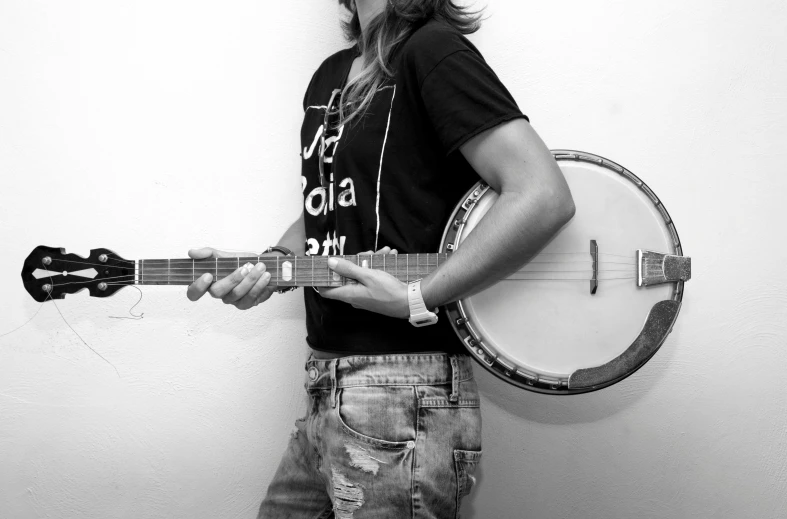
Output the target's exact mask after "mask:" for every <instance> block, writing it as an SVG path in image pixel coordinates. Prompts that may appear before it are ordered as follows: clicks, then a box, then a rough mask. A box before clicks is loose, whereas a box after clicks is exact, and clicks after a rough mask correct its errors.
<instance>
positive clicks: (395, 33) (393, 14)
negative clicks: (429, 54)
mask: <svg viewBox="0 0 787 519" xmlns="http://www.w3.org/2000/svg"><path fill="white" fill-rule="evenodd" d="M339 3H340V4H341V5H342V6H344V7H345V8H346V9H347V10H348V11H350V13H351V14H352V16H351V18H350V19H349V20H346V21H344V22H342V29H343V30H344V35H345V37H346V38H347V39H348V40H349V41H350V42H352V43H356V44H357V45H358V48H359V50H360V51H361V54H362V56H364V61H363V68H362V69H361V72H360V74H358V76H356V77H355V78H354V79H352V80H351V81H349V82H348V83H347V85H345V87H344V90H343V91H342V103H341V105H340V108H339V123H338V124H339V125H343V124H348V123H350V122H352V121H354V120H356V119H359V118H360V117H362V116H363V114H364V113H365V112H366V110H367V109H368V108H369V104H370V103H371V101H372V98H373V97H374V94H375V92H377V89H378V88H380V87H381V86H382V85H383V83H384V82H385V81H386V80H387V79H389V78H391V77H393V74H394V72H395V71H394V70H392V68H391V61H392V58H393V55H394V52H395V50H396V48H397V46H399V44H401V43H402V42H404V41H406V40H407V38H408V37H409V36H410V35H411V34H412V33H413V32H414V31H415V30H416V29H417V28H418V27H420V26H421V25H423V24H425V23H426V22H427V21H429V20H431V19H433V18H434V19H437V20H440V21H442V22H444V23H446V24H448V25H451V26H452V27H454V28H456V29H457V30H458V31H459V32H461V33H462V34H472V33H474V32H476V31H477V30H478V29H479V28H480V19H481V12H480V11H471V10H469V9H468V8H467V7H464V6H459V5H457V4H455V3H454V1H453V0H388V2H387V4H386V6H385V10H384V11H383V12H382V13H380V14H379V15H377V16H376V17H375V18H374V19H372V20H371V21H370V22H369V25H368V26H367V28H366V32H365V33H364V32H362V31H361V22H360V19H359V18H358V11H357V10H356V7H355V0H339Z"/></svg>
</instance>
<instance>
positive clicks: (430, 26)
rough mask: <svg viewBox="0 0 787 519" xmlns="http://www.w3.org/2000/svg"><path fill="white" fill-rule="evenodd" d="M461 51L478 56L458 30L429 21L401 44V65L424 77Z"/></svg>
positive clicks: (472, 46)
mask: <svg viewBox="0 0 787 519" xmlns="http://www.w3.org/2000/svg"><path fill="white" fill-rule="evenodd" d="M462 51H469V52H472V53H473V54H476V55H478V56H480V53H479V52H478V49H477V48H476V47H475V45H473V44H472V43H471V42H470V40H468V39H467V38H466V37H465V35H464V34H462V33H461V32H459V30H457V29H456V28H454V27H452V26H450V25H448V24H447V23H444V22H441V21H439V20H430V21H429V22H427V23H426V24H424V25H423V26H421V27H419V28H418V29H417V30H416V31H415V32H413V34H412V35H411V36H410V38H408V40H407V41H406V42H405V43H404V44H403V46H402V51H401V52H402V65H403V66H404V67H405V68H408V69H410V70H414V71H415V72H416V73H417V74H418V75H419V76H425V75H427V74H428V73H429V72H430V71H431V69H433V68H434V67H436V66H437V65H438V64H439V63H440V62H441V61H442V60H444V59H445V58H447V57H448V56H451V55H452V54H455V53H457V52H462Z"/></svg>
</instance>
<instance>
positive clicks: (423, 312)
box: [407, 279, 437, 328]
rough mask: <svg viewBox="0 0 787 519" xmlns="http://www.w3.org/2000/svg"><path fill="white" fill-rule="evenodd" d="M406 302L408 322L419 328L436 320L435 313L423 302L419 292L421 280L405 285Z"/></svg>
mask: <svg viewBox="0 0 787 519" xmlns="http://www.w3.org/2000/svg"><path fill="white" fill-rule="evenodd" d="M407 303H408V306H409V308H410V319H409V321H410V324H412V325H413V326H415V327H417V328H420V327H422V326H429V325H432V324H435V323H436V322H437V314H436V313H435V312H432V311H431V310H430V309H429V308H428V307H427V306H426V303H425V302H424V299H423V295H422V294H421V280H420V279H419V280H417V281H413V282H411V283H409V284H408V285H407Z"/></svg>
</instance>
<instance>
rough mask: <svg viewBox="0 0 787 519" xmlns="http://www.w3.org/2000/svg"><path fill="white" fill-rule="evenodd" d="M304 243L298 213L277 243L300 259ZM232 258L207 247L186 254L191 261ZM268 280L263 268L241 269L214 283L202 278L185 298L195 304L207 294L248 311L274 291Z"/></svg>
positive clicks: (265, 299) (188, 291)
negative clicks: (192, 259)
mask: <svg viewBox="0 0 787 519" xmlns="http://www.w3.org/2000/svg"><path fill="white" fill-rule="evenodd" d="M305 242H306V228H305V227H304V224H303V213H302V212H301V215H300V216H299V217H298V219H297V220H295V221H294V222H293V223H292V225H290V226H289V228H288V229H287V230H286V231H285V232H284V234H283V235H282V237H281V239H280V240H279V241H278V242H277V243H278V244H279V245H281V246H283V247H287V248H288V249H290V250H292V251H293V253H295V254H298V255H303V254H304V249H305ZM236 255H237V254H229V253H226V252H223V251H220V250H216V249H213V248H211V247H205V248H202V249H192V250H190V251H189V257H190V258H194V259H203V258H210V257H214V258H223V257H227V256H236ZM244 255H248V256H256V255H257V254H255V253H247V254H244ZM270 279H271V276H270V274H269V273H267V272H265V264H264V263H262V262H260V263H257V265H255V267H254V268H252V269H250V270H249V269H247V268H245V267H241V268H239V269H237V270H236V271H235V272H233V273H232V274H230V275H229V276H227V277H225V278H223V279H220V280H218V281H216V282H215V283H213V276H212V275H210V274H204V275H203V276H202V277H200V278H199V279H197V280H196V281H195V282H194V283H192V284H191V285H189V288H188V290H187V291H186V296H187V297H188V298H189V299H190V300H192V301H196V300H198V299H199V298H201V297H202V296H203V295H205V293H206V292H210V295H211V296H213V297H215V298H217V299H221V300H222V301H223V302H224V303H226V304H230V305H234V306H235V307H236V308H238V309H239V310H248V309H249V308H251V307H254V306H257V305H258V304H260V303H262V302H264V301H267V300H268V299H269V298H270V297H271V295H272V294H273V292H275V291H276V287H270V286H268V282H269V281H270Z"/></svg>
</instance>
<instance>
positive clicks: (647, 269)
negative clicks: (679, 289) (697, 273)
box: [637, 249, 691, 287]
mask: <svg viewBox="0 0 787 519" xmlns="http://www.w3.org/2000/svg"><path fill="white" fill-rule="evenodd" d="M689 279H691V258H689V257H687V256H676V255H674V254H662V253H660V252H653V251H650V250H641V249H639V250H637V286H640V287H642V286H650V285H658V284H660V283H675V282H678V281H688V280H689Z"/></svg>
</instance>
